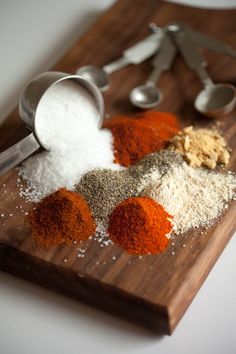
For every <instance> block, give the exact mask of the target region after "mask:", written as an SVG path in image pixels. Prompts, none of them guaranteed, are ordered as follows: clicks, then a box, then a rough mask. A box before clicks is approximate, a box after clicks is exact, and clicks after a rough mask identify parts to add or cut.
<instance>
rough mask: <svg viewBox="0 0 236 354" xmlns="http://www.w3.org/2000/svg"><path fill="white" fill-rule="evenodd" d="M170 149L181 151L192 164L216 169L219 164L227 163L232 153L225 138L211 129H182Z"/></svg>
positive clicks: (172, 141)
mask: <svg viewBox="0 0 236 354" xmlns="http://www.w3.org/2000/svg"><path fill="white" fill-rule="evenodd" d="M170 150H172V151H176V152H178V153H180V154H181V155H182V156H183V157H184V159H185V160H186V161H187V162H188V163H189V165H190V166H193V167H200V166H205V167H207V168H210V169H214V168H215V167H216V165H217V164H223V165H227V164H228V162H229V158H230V154H229V149H228V148H227V145H226V142H225V140H224V138H223V137H222V136H221V135H220V134H219V133H218V132H217V131H216V130H210V129H193V127H192V126H190V127H187V128H185V129H183V130H182V131H180V132H179V133H178V134H177V135H176V136H175V137H174V138H173V139H172V140H171V145H170Z"/></svg>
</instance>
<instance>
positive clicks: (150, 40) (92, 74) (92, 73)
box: [76, 27, 163, 91]
mask: <svg viewBox="0 0 236 354" xmlns="http://www.w3.org/2000/svg"><path fill="white" fill-rule="evenodd" d="M162 36H163V30H162V29H161V28H157V27H156V28H155V33H153V34H150V35H149V36H147V37H146V38H144V39H143V40H141V41H140V42H138V43H136V44H135V45H133V46H132V47H130V48H128V49H126V50H125V51H124V52H123V55H122V57H121V58H119V59H117V60H115V61H113V62H111V63H109V64H107V65H105V66H103V67H102V68H101V67H99V66H95V65H86V66H82V67H80V68H79V69H78V70H77V71H76V74H78V75H81V76H83V77H85V78H86V79H88V80H90V81H92V82H93V83H94V84H95V85H96V86H97V87H98V88H99V90H100V91H106V90H107V89H108V88H109V84H110V82H109V76H110V75H111V74H112V73H113V72H115V71H118V70H120V69H122V68H124V67H125V66H127V65H129V64H135V65H138V64H140V63H142V62H143V61H144V60H146V59H147V58H149V57H150V56H152V55H153V54H154V53H155V52H156V51H157V50H158V48H159V46H160V44H161V40H162Z"/></svg>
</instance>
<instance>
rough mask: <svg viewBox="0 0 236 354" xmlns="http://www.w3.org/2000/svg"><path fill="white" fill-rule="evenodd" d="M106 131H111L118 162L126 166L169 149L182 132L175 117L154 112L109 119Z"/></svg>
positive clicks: (165, 113) (105, 125) (105, 126)
mask: <svg viewBox="0 0 236 354" xmlns="http://www.w3.org/2000/svg"><path fill="white" fill-rule="evenodd" d="M104 128H108V129H109V130H111V132H112V135H113V139H114V155H115V162H117V163H119V164H121V165H123V166H126V167H127V166H129V165H132V164H134V163H135V162H136V161H138V160H140V159H141V158H143V157H144V156H146V155H148V154H150V153H152V152H155V151H159V150H161V149H163V148H166V147H167V145H168V142H169V140H170V139H171V138H172V137H173V136H174V135H175V134H176V133H177V132H178V131H179V129H180V127H179V122H178V119H177V117H176V116H175V115H173V114H171V113H167V112H154V111H147V112H144V113H140V114H139V115H136V116H134V117H126V116H118V117H115V118H112V119H109V120H107V121H106V122H105V123H104Z"/></svg>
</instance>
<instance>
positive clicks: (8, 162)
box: [0, 133, 40, 175]
mask: <svg viewBox="0 0 236 354" xmlns="http://www.w3.org/2000/svg"><path fill="white" fill-rule="evenodd" d="M39 147H40V145H39V143H38V142H37V140H36V139H35V137H34V134H33V133H31V134H30V135H28V136H27V137H26V138H24V139H22V140H21V141H19V142H18V143H16V144H15V145H13V146H11V147H10V148H9V149H7V150H5V151H3V152H2V153H0V175H3V174H4V173H6V172H8V171H10V170H11V169H12V168H13V167H15V166H17V165H18V164H19V163H20V162H22V161H23V160H25V159H26V158H27V157H28V156H30V155H32V154H33V153H34V152H35V151H36V150H38V149H39Z"/></svg>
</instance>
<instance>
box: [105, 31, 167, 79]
mask: <svg viewBox="0 0 236 354" xmlns="http://www.w3.org/2000/svg"><path fill="white" fill-rule="evenodd" d="M162 37H163V30H162V29H161V28H158V29H157V30H156V31H155V33H152V34H150V35H149V36H147V37H146V38H144V39H143V40H141V41H139V42H138V43H136V44H134V45H133V46H132V47H130V48H128V49H126V50H125V51H124V52H123V56H122V57H121V58H119V59H117V60H115V61H113V62H111V63H109V64H107V65H105V66H104V67H103V69H104V70H105V71H106V73H107V74H111V73H113V72H115V71H117V70H120V69H122V68H124V67H125V66H127V65H129V64H135V65H138V64H140V63H142V62H143V61H144V60H146V59H148V58H149V57H150V56H152V55H153V54H154V53H156V51H157V50H158V49H159V47H160V45H161V42H162Z"/></svg>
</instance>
